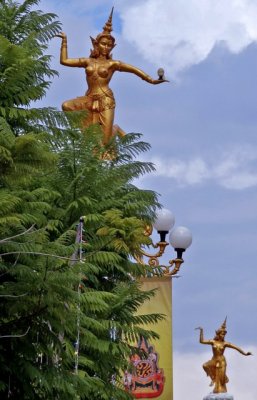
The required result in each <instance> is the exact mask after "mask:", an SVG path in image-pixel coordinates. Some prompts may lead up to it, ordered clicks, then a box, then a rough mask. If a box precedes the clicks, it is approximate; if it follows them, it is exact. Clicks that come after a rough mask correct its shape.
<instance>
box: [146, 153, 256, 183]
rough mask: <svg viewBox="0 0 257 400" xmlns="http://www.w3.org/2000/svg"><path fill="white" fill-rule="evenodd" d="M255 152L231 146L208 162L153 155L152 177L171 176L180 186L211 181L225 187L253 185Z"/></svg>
mask: <svg viewBox="0 0 257 400" xmlns="http://www.w3.org/2000/svg"><path fill="white" fill-rule="evenodd" d="M256 161H257V151H256V150H255V149H253V148H251V147H248V146H244V147H243V146H241V147H238V148H236V147H234V148H233V149H231V150H230V151H229V152H228V151H227V152H224V153H223V154H218V155H217V156H216V157H215V159H213V160H212V161H210V160H208V161H206V160H205V159H204V158H203V157H195V158H192V159H189V160H186V161H183V160H179V159H175V158H171V159H165V158H159V157H155V158H153V159H152V162H153V163H154V164H155V166H156V172H155V175H156V176H163V177H167V178H172V179H174V180H175V181H176V182H177V183H178V184H179V185H180V186H187V185H196V184H204V183H207V182H208V181H214V182H216V184H218V185H220V186H223V187H225V188H227V189H234V190H243V189H247V188H250V187H253V186H257V167H256Z"/></svg>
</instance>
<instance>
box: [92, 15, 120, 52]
mask: <svg viewBox="0 0 257 400" xmlns="http://www.w3.org/2000/svg"><path fill="white" fill-rule="evenodd" d="M113 9H114V7H112V11H111V13H110V15H109V18H108V20H107V22H106V23H105V25H104V27H103V32H101V33H99V34H98V35H97V37H96V38H95V39H94V38H92V36H90V39H91V41H92V44H93V46H95V44H96V43H97V42H98V41H99V40H100V39H101V37H103V36H107V37H109V38H110V39H111V40H112V42H113V47H114V46H115V38H114V37H113V36H112V35H111V32H112V14H113Z"/></svg>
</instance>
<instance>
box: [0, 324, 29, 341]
mask: <svg viewBox="0 0 257 400" xmlns="http://www.w3.org/2000/svg"><path fill="white" fill-rule="evenodd" d="M29 330H30V326H29V327H28V329H27V330H26V332H25V333H23V334H22V335H4V336H0V339H4V338H20V337H24V336H26V335H27V334H28V332H29Z"/></svg>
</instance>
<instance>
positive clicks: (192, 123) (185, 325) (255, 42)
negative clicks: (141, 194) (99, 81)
mask: <svg viewBox="0 0 257 400" xmlns="http://www.w3.org/2000/svg"><path fill="white" fill-rule="evenodd" d="M113 5H114V19H113V28H114V30H113V35H114V36H115V38H116V43H117V46H116V47H115V49H114V50H113V58H114V59H117V60H122V61H125V62H127V63H130V64H132V65H135V66H137V67H139V68H141V69H143V70H144V71H145V72H146V73H147V74H149V75H151V76H152V77H157V69H158V68H159V67H163V68H164V70H165V76H166V78H167V79H168V80H169V83H164V84H162V85H156V86H153V85H150V84H148V83H146V82H145V81H142V80H141V79H139V78H138V77H137V76H135V75H132V74H128V73H118V72H117V73H116V75H115V76H114V77H113V79H112V82H111V85H110V86H111V88H112V89H113V91H114V94H115V98H116V103H117V106H116V114H115V122H116V123H118V124H119V125H120V126H121V127H122V129H123V130H125V131H126V132H140V133H142V134H143V139H144V140H145V141H146V142H148V143H150V144H151V146H152V149H151V151H150V152H149V153H147V154H145V155H144V156H143V157H142V158H141V159H143V160H146V161H152V162H154V163H155V166H156V171H155V173H153V174H151V175H149V176H147V177H144V178H143V179H140V180H139V181H138V182H137V184H138V186H141V187H143V188H146V189H152V190H155V191H156V192H158V193H159V194H160V201H161V203H162V204H163V206H164V207H165V208H168V209H170V210H171V211H172V212H173V213H174V215H175V218H176V226H178V225H184V226H187V227H188V228H189V229H190V230H191V231H192V234H193V243H192V246H191V247H190V248H189V249H188V250H187V251H186V252H185V254H184V260H185V262H184V264H183V266H182V268H181V272H180V278H179V279H174V281H173V337H174V343H173V346H174V347H173V348H174V390H175V395H174V400H179V399H182V398H188V397H189V396H190V398H191V399H192V400H196V399H199V398H203V397H204V396H205V395H206V394H207V393H209V392H210V388H209V387H208V384H209V381H208V379H207V378H206V376H205V374H204V371H203V370H202V367H201V365H202V364H203V362H205V361H207V360H208V359H210V357H211V349H210V348H208V347H207V346H202V345H200V344H199V342H198V332H197V331H195V330H194V329H195V327H197V326H203V328H204V330H205V335H206V337H207V338H212V337H213V336H214V332H215V330H216V329H217V328H218V327H219V326H220V325H221V323H222V322H223V320H224V318H225V316H227V317H228V321H227V327H228V334H227V339H228V341H230V342H232V343H235V344H237V345H239V346H240V347H242V348H243V349H244V350H245V351H252V352H253V353H254V356H253V357H243V356H242V355H240V354H239V353H236V352H233V351H232V350H227V353H226V358H227V361H228V376H229V377H230V382H229V384H228V391H229V392H231V393H232V394H233V395H234V396H235V399H239V398H241V399H244V400H256V393H257V380H256V378H255V373H256V370H257V336H256V332H257V318H256V308H257V296H256V292H257V283H256V282H257V265H256V259H257V229H256V228H257V23H256V20H257V2H256V0H226V1H224V0H215V1H213V0H174V1H173V0H168V1H167V0H94V1H86V0H83V1H82V0H73V1H63V0H62V1H59V0H42V1H41V3H40V8H41V9H43V10H44V11H47V12H54V13H56V14H57V15H58V16H59V19H60V21H61V22H62V24H63V31H64V32H66V34H67V36H68V48H69V56H70V57H85V56H88V55H89V50H90V48H91V43H90V38H89V36H90V35H91V36H93V37H95V36H96V35H97V34H98V33H99V32H101V31H102V27H103V25H104V23H105V21H106V19H107V17H108V15H109V12H110V9H111V7H112V6H113ZM59 47H60V39H58V38H55V39H53V41H52V43H51V45H50V47H49V53H50V54H52V56H53V61H52V64H53V67H54V68H55V69H57V70H58V72H59V78H57V79H55V80H54V82H53V84H52V86H51V88H50V90H49V92H48V95H47V96H46V98H45V99H43V100H42V102H41V103H40V105H43V106H54V107H57V108H60V107H61V104H62V102H63V101H64V100H68V99H72V98H74V97H77V96H81V95H83V94H84V92H85V91H86V82H85V76H84V71H83V70H82V69H79V68H78V69H75V68H68V67H64V66H61V65H60V64H59ZM168 252H169V254H168V255H167V256H166V258H165V257H164V263H165V262H167V260H168V259H170V258H173V257H174V253H173V251H172V248H170V249H168V250H167V253H168ZM181 371H183V375H182V374H181ZM185 382H188V384H187V385H185Z"/></svg>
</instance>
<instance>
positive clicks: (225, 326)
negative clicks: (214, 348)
mask: <svg viewBox="0 0 257 400" xmlns="http://www.w3.org/2000/svg"><path fill="white" fill-rule="evenodd" d="M221 332H223V333H225V334H226V333H227V317H226V318H225V320H224V322H223V324H222V325H221V327H220V328H219V329H218V330H217V331H216V333H217V334H218V333H221Z"/></svg>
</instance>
